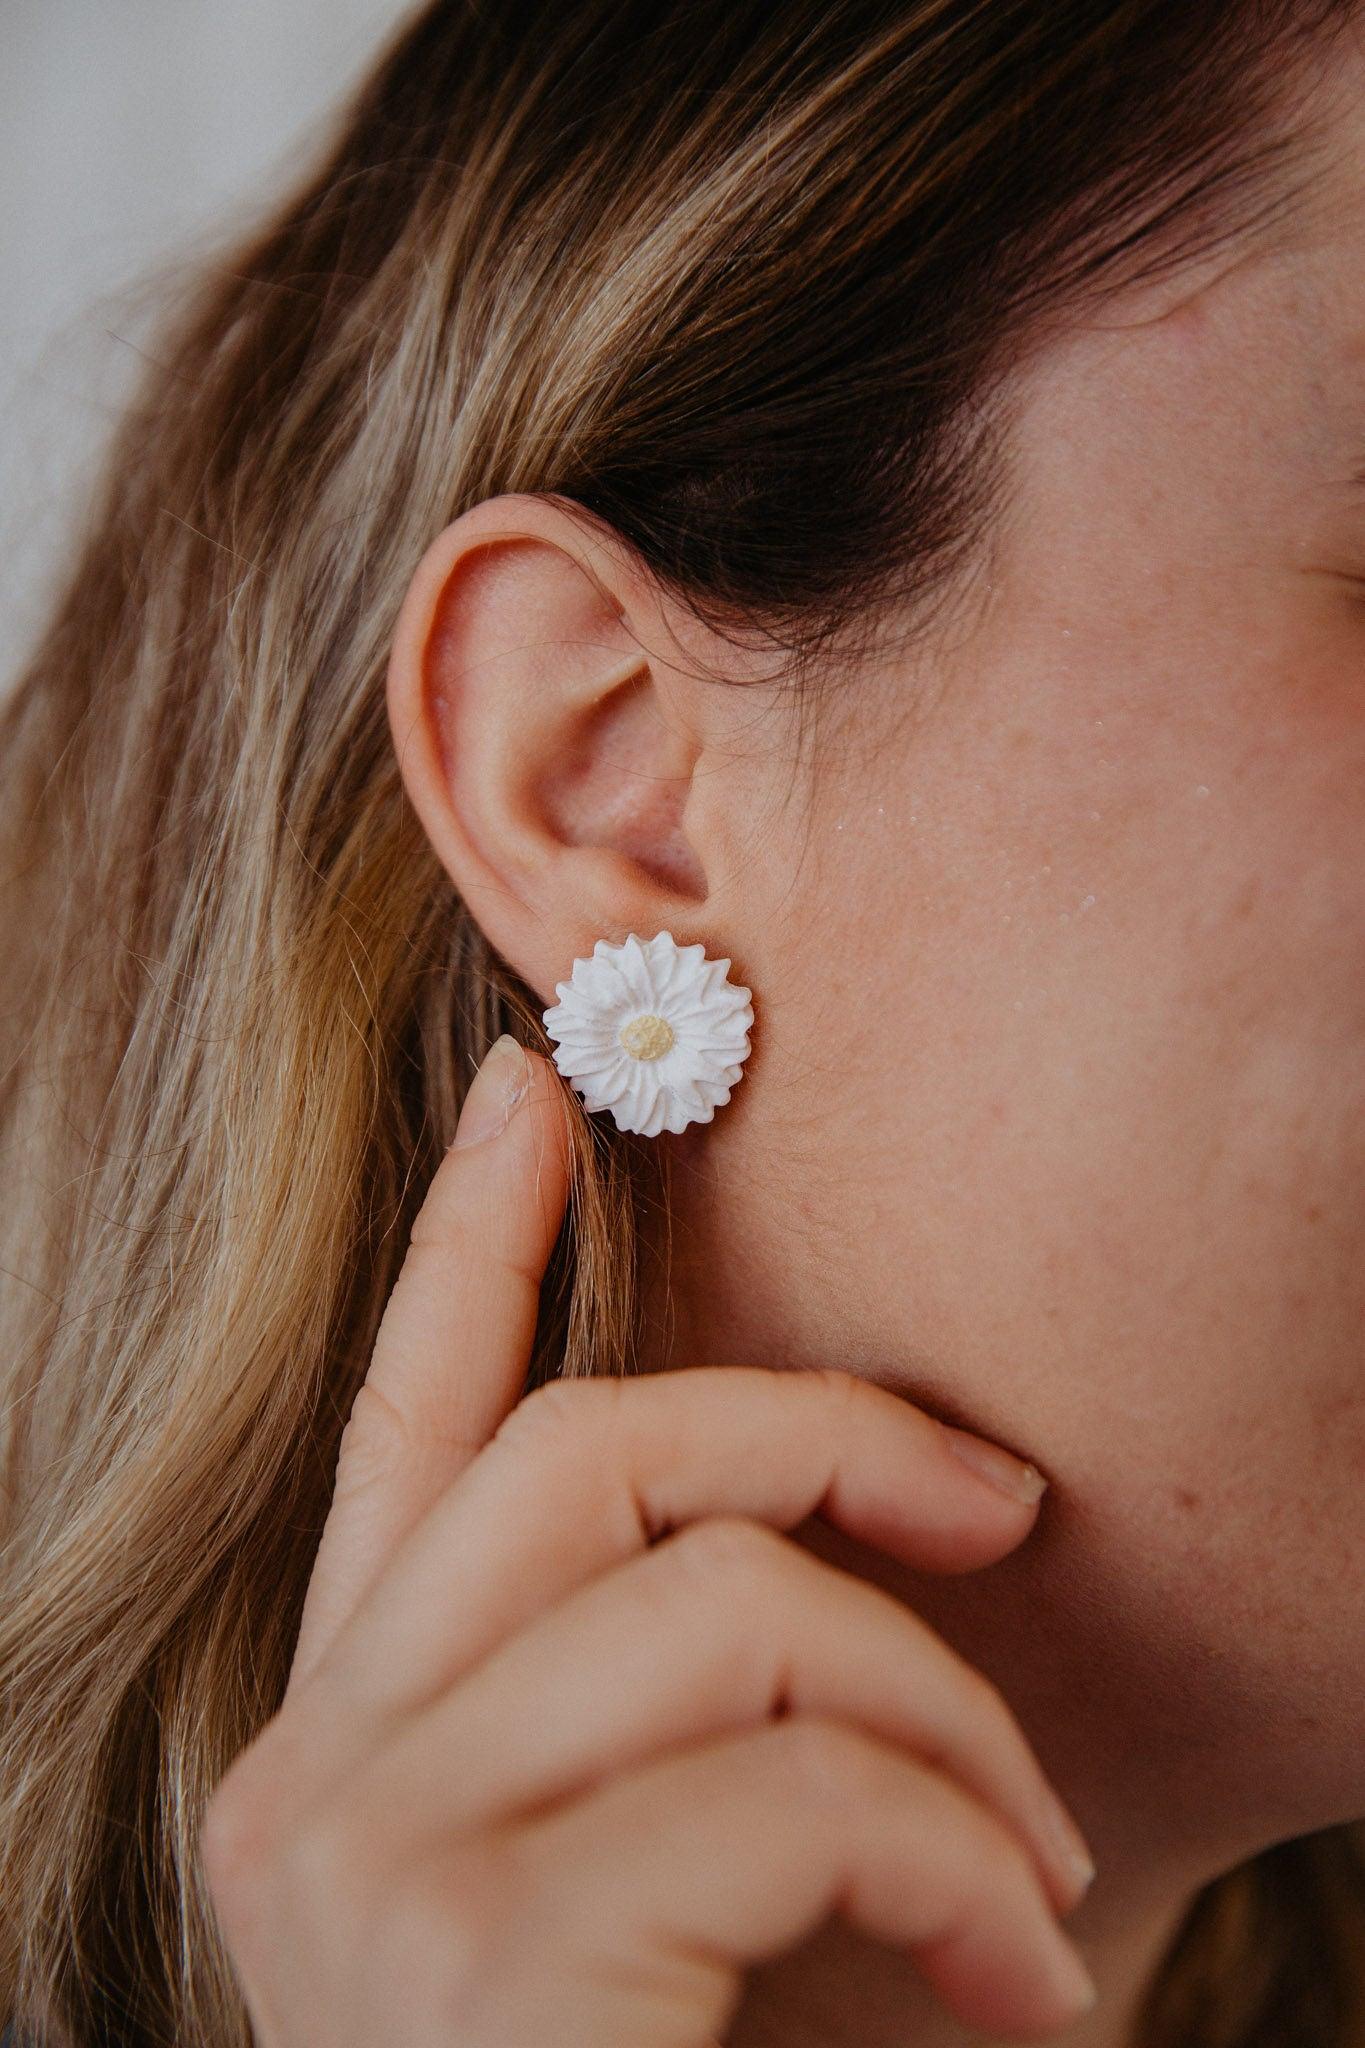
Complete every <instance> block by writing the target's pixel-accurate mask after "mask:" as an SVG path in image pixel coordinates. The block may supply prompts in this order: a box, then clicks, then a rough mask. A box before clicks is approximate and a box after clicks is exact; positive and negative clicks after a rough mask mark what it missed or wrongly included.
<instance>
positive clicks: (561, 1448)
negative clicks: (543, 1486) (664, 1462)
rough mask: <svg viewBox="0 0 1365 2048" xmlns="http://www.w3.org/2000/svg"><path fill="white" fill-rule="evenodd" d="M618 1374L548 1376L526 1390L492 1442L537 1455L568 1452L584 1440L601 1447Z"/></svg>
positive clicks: (616, 1395) (616, 1391) (613, 1407)
mask: <svg viewBox="0 0 1365 2048" xmlns="http://www.w3.org/2000/svg"><path fill="white" fill-rule="evenodd" d="M620 1391H621V1382H620V1381H619V1380H614V1379H574V1380H546V1381H545V1382H544V1384H543V1385H542V1386H539V1387H535V1388H533V1389H532V1391H531V1392H530V1393H529V1394H524V1395H523V1396H522V1398H521V1400H520V1401H518V1403H517V1405H516V1407H515V1408H513V1409H511V1410H510V1411H509V1412H508V1413H507V1414H506V1415H505V1416H504V1417H503V1419H502V1421H501V1422H500V1423H499V1425H498V1427H497V1430H496V1431H495V1432H494V1435H493V1439H492V1441H493V1443H495V1444H498V1445H500V1446H501V1447H502V1448H503V1449H504V1450H506V1449H508V1448H513V1449H516V1450H518V1451H522V1452H525V1451H530V1452H531V1453H533V1454H534V1455H536V1456H539V1457H544V1456H546V1455H549V1456H564V1455H567V1454H569V1453H571V1452H574V1451H577V1450H578V1449H579V1447H580V1446H590V1447H592V1448H593V1449H596V1448H598V1447H599V1446H600V1444H601V1442H602V1439H603V1436H604V1434H605V1431H606V1430H607V1428H609V1427H610V1421H611V1418H612V1417H613V1416H614V1414H615V1411H616V1407H617V1403H618V1401H619V1399H620Z"/></svg>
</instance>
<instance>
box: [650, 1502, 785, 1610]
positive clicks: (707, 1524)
mask: <svg viewBox="0 0 1365 2048" xmlns="http://www.w3.org/2000/svg"><path fill="white" fill-rule="evenodd" d="M659 1548H660V1549H661V1550H663V1551H666V1552H667V1554H668V1556H669V1558H670V1559H671V1561H672V1562H673V1563H674V1564H675V1565H677V1566H681V1567H682V1569H683V1570H684V1571H685V1572H686V1573H688V1574H689V1576H691V1577H693V1578H699V1579H700V1580H701V1582H702V1584H703V1585H704V1586H705V1587H706V1588H707V1589H708V1590H716V1589H719V1590H723V1592H724V1594H725V1597H726V1599H727V1600H733V1599H735V1598H737V1597H742V1596H743V1592H744V1590H745V1589H746V1588H747V1587H749V1586H750V1585H752V1583H753V1580H754V1577H755V1574H757V1573H759V1572H771V1571H772V1569H773V1567H774V1565H775V1564H777V1563H780V1562H783V1561H785V1559H786V1557H787V1554H788V1549H789V1546H788V1545H787V1543H786V1542H785V1540H784V1539H783V1538H782V1537H781V1536H779V1535H778V1533H777V1532H776V1530H774V1529H772V1528H770V1527H769V1525H768V1524H767V1523H766V1522H755V1521H752V1520H750V1519H749V1518H748V1517H747V1516H744V1515H707V1516H705V1517H704V1518H703V1519H702V1520H701V1521H698V1522H689V1523H688V1524H687V1525H686V1527H685V1528H682V1529H679V1530H678V1531H677V1532H676V1534H674V1535H672V1536H670V1537H668V1538H667V1539H666V1540H665V1542H664V1543H663V1544H661V1545H660V1546H659Z"/></svg>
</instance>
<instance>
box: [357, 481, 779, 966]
mask: <svg viewBox="0 0 1365 2048" xmlns="http://www.w3.org/2000/svg"><path fill="white" fill-rule="evenodd" d="M676 623H677V622H676V618H675V616H674V615H673V614H671V613H668V614H666V613H665V610H664V608H663V607H662V606H661V604H660V602H659V600H658V598H657V595H656V594H655V589H654V585H653V583H652V579H650V578H648V577H646V576H645V575H644V574H643V573H641V572H640V571H639V570H638V569H637V568H636V566H635V565H634V563H633V561H632V559H631V556H630V553H629V551H628V550H627V549H626V548H625V546H624V543H621V542H620V541H619V540H613V538H612V536H611V535H610V533H609V532H608V531H604V530H601V529H599V530H596V531H594V529H593V528H592V526H591V525H590V524H588V523H586V522H585V521H583V520H581V519H579V518H576V517H574V516H573V515H572V514H571V513H570V512H568V511H567V510H565V509H564V508H562V507H561V506H559V505H557V504H556V503H554V502H553V501H552V500H549V499H545V498H537V497H533V496H521V495H516V496H512V495H509V496H504V497H498V498H490V499H487V500H485V501H484V502H483V503H482V504H479V505H476V506H474V507H473V508H472V509H471V510H470V511H468V512H466V513H464V514H463V515H462V516H461V517H460V518H459V519H457V520H455V521H454V522H453V523H452V524H451V525H450V526H448V527H446V528H445V529H444V531H443V532H441V533H440V534H438V535H437V537H436V539H435V540H434V541H433V542H432V543H431V546H430V547H429V548H428V550H427V552H426V554H425V555H424V556H423V558H422V560H421V562H420V563H419V565H418V567H417V569H416V571H415V573H414V575H413V578H412V582H411V584H410V585H409V588H408V591H407V595H406V597H405V599H404V602H403V606H402V610H401V612H400V614H399V618H398V623H397V627H396V630H395V634H394V640H393V647H392V652H391V655H390V660H389V674H388V707H389V722H390V726H391V729H392V733H393V739H394V745H395V748H396V750H397V755H398V761H399V765H400V769H401V772H402V776H403V781H404V784H405V787H406V789H407V791H408V795H409V797H410V799H411V801H412V803H413V806H414V808H415V809H416V811H417V814H418V817H419V818H420V819H421V822H422V824H423V826H424V828H425V830H426V832H427V835H428V837H429V839H430V840H431V844H432V846H433V848H434V849H435V851H436V853H437V855H438V857H439V858H440V860H441V862H442V864H443V866H444V867H445V869H446V871H447V872H448V874H449V875H450V877H451V880H452V881H453V882H454V884H455V887H456V889H457V890H458V891H459V893H460V895H461V896H462V897H463V899H464V900H465V902H466V903H467V904H468V905H469V908H470V910H471V911H472V912H473V914H474V916H475V917H476V918H477V919H478V922H479V924H480V926H481V928H482V929H483V931H484V932H485V934H486V935H487V937H488V938H489V939H490V940H491V942H492V943H493V945H494V946H495V947H496V948H497V950H498V951H499V953H501V955H502V956H503V958H504V959H505V960H507V961H508V963H509V964H510V965H511V966H512V967H513V968H514V969H515V971H516V972H517V973H518V974H519V975H520V976H521V977H522V979H523V980H524V981H526V982H527V984H528V985H529V986H530V987H532V988H534V989H535V990H537V991H538V992H539V993H540V994H541V995H542V996H543V997H544V999H545V1001H546V1002H547V1003H548V1002H550V1001H552V1000H553V996H554V985H555V983H556V981H558V980H562V979H564V978H566V977H567V975H568V973H569V971H570V968H571V966H572V963H573V961H574V959H575V958H576V957H577V956H578V955H580V954H584V953H590V952H591V951H592V948H593V944H594V942H595V941H596V940H597V939H598V938H601V937H607V938H610V939H612V940H613V941H618V940H620V939H622V938H624V937H625V936H626V934H627V933H628V932H630V931H635V932H638V933H639V934H640V935H641V936H642V937H648V936H651V935H652V934H653V933H654V932H656V931H659V930H662V929H668V930H670V931H672V933H673V935H674V937H675V938H676V939H677V940H678V941H679V943H680V944H686V943H689V942H690V941H692V940H693V939H697V938H700V939H701V940H703V942H704V943H705V944H706V946H707V950H708V951H710V952H715V951H722V952H723V951H725V950H727V947H728V945H729V944H730V943H733V945H734V949H735V952H736V955H737V956H740V957H742V953H743V944H742V941H743V933H742V931H740V930H737V929H736V928H735V923H734V919H735V916H736V913H737V911H738V910H739V907H740V905H739V899H738V898H737V896H736V895H735V893H734V883H735V881H736V880H737V877H738V872H739V871H741V870H742V863H741V862H737V860H736V851H737V849H736V848H735V847H734V844H733V842H732V838H731V817H732V815H733V812H732V805H733V801H734V790H733V787H732V783H731V778H730V777H729V776H722V777H721V778H720V781H719V782H718V781H717V779H716V778H715V777H714V776H713V775H704V774H703V773H702V771H703V770H706V769H709V768H711V767H713V766H714V765H715V761H716V759H717V758H718V757H719V756H720V755H722V754H724V753H725V752H726V750H725V749H724V748H723V747H719V746H718V745H717V741H718V739H719V735H720V732H721V729H722V728H723V727H724V726H725V725H726V724H727V722H728V719H729V716H730V714H729V711H728V707H727V706H726V705H725V703H724V701H723V700H725V699H727V698H728V697H729V696H730V695H731V694H732V693H731V690H730V687H729V686H728V685H727V683H726V682H724V681H721V680H718V679H716V677H715V676H714V675H711V674H707V673H698V672H697V670H696V667H695V666H694V663H693V662H692V661H691V660H689V657H688V654H687V652H686V651H685V650H684V648H683V647H682V645H681V644H680V642H679V640H678V638H677V635H676V631H675V627H676ZM717 644H718V645H719V644H720V643H717ZM724 644H725V649H726V653H727V655H728V657H729V665H730V669H731V671H732V672H733V670H734V668H735V666H736V664H737V663H742V660H743V657H741V656H739V655H738V654H737V653H736V651H735V650H734V649H732V648H730V647H729V644H728V643H724Z"/></svg>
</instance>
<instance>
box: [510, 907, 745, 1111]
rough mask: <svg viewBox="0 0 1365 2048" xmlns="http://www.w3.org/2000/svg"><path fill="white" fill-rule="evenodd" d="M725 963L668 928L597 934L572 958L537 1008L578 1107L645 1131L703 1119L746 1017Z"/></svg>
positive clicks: (716, 1104) (731, 1075) (739, 1058)
mask: <svg viewBox="0 0 1365 2048" xmlns="http://www.w3.org/2000/svg"><path fill="white" fill-rule="evenodd" d="M729 967H730V962H729V961H728V960H708V959H707V957H706V949H705V947H704V946H700V945H694V946H680V945H678V944H677V942H676V940H675V939H674V937H673V934H672V933H671V932H658V933H656V935H655V936H654V937H653V938H652V939H639V938H637V937H636V936H635V933H634V932H632V933H631V934H630V937H629V938H628V939H627V940H626V941H625V943H624V944H623V945H620V946H613V945H612V944H611V943H610V941H609V940H607V939H599V940H598V941H597V944H596V945H595V946H594V947H593V949H592V952H591V954H589V955H587V956H586V957H584V958H582V959H579V960H575V961H574V964H573V972H572V974H571V976H570V978H569V980H568V981H559V982H556V983H555V994H556V995H557V996H558V997H559V1001H558V1002H557V1003H555V1004H553V1005H552V1006H551V1008H550V1009H548V1010H546V1011H545V1012H544V1013H543V1017H544V1024H545V1029H546V1030H547V1031H548V1032H549V1034H550V1036H551V1038H553V1039H554V1040H555V1042H556V1043H555V1051H554V1063H555V1065H556V1067H557V1068H558V1069H559V1071H560V1073H561V1074H562V1075H563V1076H564V1078H565V1080H566V1081H568V1082H570V1083H571V1084H572V1085H573V1087H574V1088H575V1089H576V1090H577V1092H578V1094H580V1095H581V1096H582V1098H583V1103H584V1107H585V1108H587V1109H590V1110H596V1109H609V1110H610V1111H611V1113H612V1115H613V1117H614V1118H615V1119H616V1125H617V1128H618V1129H619V1130H622V1131H639V1132H640V1133H641V1134H642V1136H644V1137H646V1138H655V1137H657V1136H658V1135H659V1133H660V1131H681V1130H685V1129H686V1127H687V1126H688V1124H691V1123H701V1124H709V1123H710V1121H711V1119H712V1117H713V1116H714V1115H715V1113H716V1111H717V1109H718V1108H720V1107H721V1106H722V1105H723V1104H724V1103H727V1102H728V1101H729V1100H730V1091H731V1089H732V1088H733V1087H734V1085H735V1083H736V1081H738V1079H739V1077H740V1074H741V1073H742V1071H743V1067H744V1062H745V1060H746V1059H747V1058H748V1057H749V1026H750V1025H751V1024H752V1023H753V1021H754V1012H753V1005H752V1003H751V1002H750V1000H749V990H748V989H747V988H740V987H738V986H737V985H736V983H734V982H732V981H731V980H730V979H729Z"/></svg>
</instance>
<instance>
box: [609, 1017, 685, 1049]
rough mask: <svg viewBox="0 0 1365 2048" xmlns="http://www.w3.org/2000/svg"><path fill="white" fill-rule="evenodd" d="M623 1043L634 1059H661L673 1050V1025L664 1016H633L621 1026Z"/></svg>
mask: <svg viewBox="0 0 1365 2048" xmlns="http://www.w3.org/2000/svg"><path fill="white" fill-rule="evenodd" d="M621 1043H622V1045H623V1046H624V1047H625V1049H626V1051H627V1052H628V1053H629V1054H630V1056H631V1058H632V1059H633V1060H661V1059H662V1058H663V1056H664V1054H665V1053H666V1052H672V1050H673V1044H674V1039H673V1027H672V1025H671V1024H669V1023H668V1021H667V1019H666V1018H663V1017H655V1016H653V1015H649V1016H645V1017H632V1018H631V1020H630V1022H629V1024H623V1025H622V1026H621Z"/></svg>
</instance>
